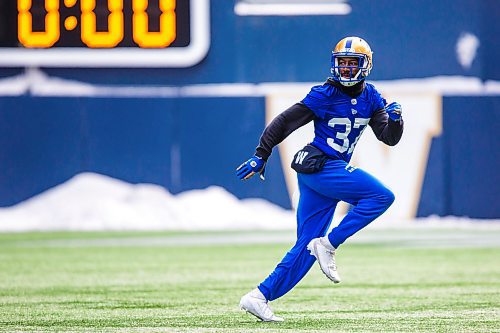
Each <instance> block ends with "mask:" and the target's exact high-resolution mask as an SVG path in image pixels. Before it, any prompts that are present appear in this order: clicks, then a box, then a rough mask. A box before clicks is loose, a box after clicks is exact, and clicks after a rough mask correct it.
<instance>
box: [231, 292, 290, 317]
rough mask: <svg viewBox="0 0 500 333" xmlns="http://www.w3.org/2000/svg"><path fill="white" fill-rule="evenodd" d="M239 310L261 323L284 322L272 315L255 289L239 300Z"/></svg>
mask: <svg viewBox="0 0 500 333" xmlns="http://www.w3.org/2000/svg"><path fill="white" fill-rule="evenodd" d="M240 308H241V309H242V310H245V311H246V312H248V313H250V314H253V315H254V316H255V317H257V318H259V319H260V320H262V321H284V319H283V318H281V317H277V316H275V315H274V313H273V310H271V307H270V306H269V304H268V302H267V300H266V298H265V297H264V295H262V293H261V292H260V290H259V289H258V288H255V289H254V290H252V291H251V292H249V293H248V294H246V295H245V296H243V297H242V298H241V301H240Z"/></svg>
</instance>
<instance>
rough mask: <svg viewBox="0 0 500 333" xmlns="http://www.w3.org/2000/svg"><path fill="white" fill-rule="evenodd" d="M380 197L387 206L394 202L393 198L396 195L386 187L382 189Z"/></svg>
mask: <svg viewBox="0 0 500 333" xmlns="http://www.w3.org/2000/svg"><path fill="white" fill-rule="evenodd" d="M381 197H382V201H383V202H384V204H385V206H386V207H387V208H389V207H390V206H391V205H392V203H393V202H394V200H395V199H396V196H395V195H394V193H393V192H392V191H391V190H389V189H388V188H386V189H384V191H383V192H382V195H381Z"/></svg>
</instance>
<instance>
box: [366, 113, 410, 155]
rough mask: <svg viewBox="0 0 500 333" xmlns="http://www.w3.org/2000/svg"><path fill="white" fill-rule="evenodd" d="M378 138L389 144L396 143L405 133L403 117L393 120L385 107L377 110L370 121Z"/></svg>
mask: <svg viewBox="0 0 500 333" xmlns="http://www.w3.org/2000/svg"><path fill="white" fill-rule="evenodd" d="M369 125H370V126H371V128H372V130H373V133H375V136H376V137H377V139H379V140H380V141H382V142H383V143H385V144H386V145H389V146H394V145H396V144H397V143H398V142H399V140H401V136H402V135H403V119H402V118H401V120H400V121H393V120H391V119H389V115H388V114H387V112H385V111H384V109H380V110H378V111H375V113H374V114H373V115H372V118H371V120H370V122H369Z"/></svg>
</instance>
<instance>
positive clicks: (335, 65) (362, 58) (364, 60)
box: [330, 52, 370, 87]
mask: <svg viewBox="0 0 500 333" xmlns="http://www.w3.org/2000/svg"><path fill="white" fill-rule="evenodd" d="M340 58H355V59H357V60H358V65H357V66H345V65H343V66H341V65H339V59H340ZM368 64H369V60H368V57H367V56H366V55H365V54H359V53H358V54H357V53H346V52H342V53H335V52H332V68H331V70H330V71H331V73H332V74H333V77H334V79H335V80H336V81H338V82H339V83H341V84H342V85H344V86H347V87H350V86H353V85H355V84H356V83H358V82H360V81H362V80H364V79H365V78H366V77H367V76H368V74H370V69H369V68H368ZM343 69H349V72H350V75H349V77H344V76H342V74H341V70H343ZM356 69H357V70H358V72H357V73H356V74H355V75H353V72H354V70H356Z"/></svg>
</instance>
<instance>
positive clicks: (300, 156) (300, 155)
mask: <svg viewBox="0 0 500 333" xmlns="http://www.w3.org/2000/svg"><path fill="white" fill-rule="evenodd" d="M308 154H309V152H307V151H299V153H298V154H297V157H296V158H295V164H301V165H302V162H304V159H305V158H306V156H307V155H308Z"/></svg>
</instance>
